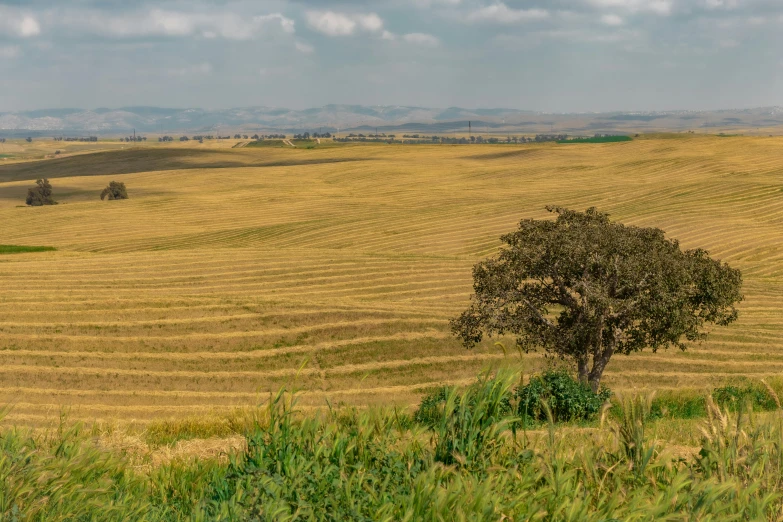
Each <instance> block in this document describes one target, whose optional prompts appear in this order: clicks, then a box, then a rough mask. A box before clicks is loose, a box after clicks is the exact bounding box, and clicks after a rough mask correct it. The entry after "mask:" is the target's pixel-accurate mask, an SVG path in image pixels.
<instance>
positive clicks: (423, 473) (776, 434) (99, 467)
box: [0, 372, 783, 521]
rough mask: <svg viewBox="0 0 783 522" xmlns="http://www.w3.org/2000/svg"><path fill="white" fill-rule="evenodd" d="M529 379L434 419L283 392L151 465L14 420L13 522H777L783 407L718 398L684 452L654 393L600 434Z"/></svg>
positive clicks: (468, 396) (1, 464) (471, 397)
mask: <svg viewBox="0 0 783 522" xmlns="http://www.w3.org/2000/svg"><path fill="white" fill-rule="evenodd" d="M515 382H519V376H518V374H514V373H512V372H501V373H499V374H497V375H489V374H486V375H483V376H482V377H481V378H480V379H479V380H478V382H477V383H476V384H475V385H473V386H470V387H469V388H467V389H465V390H463V391H461V392H460V391H457V390H454V389H451V390H449V391H448V393H447V394H446V399H445V403H443V405H442V407H440V408H438V410H437V411H438V412H439V417H436V418H434V419H432V420H433V422H432V423H431V424H430V425H421V424H418V423H416V422H414V421H413V419H412V418H411V417H410V416H409V415H407V414H405V413H404V412H400V411H397V410H388V409H385V410H367V411H357V410H328V411H323V412H319V413H310V414H303V413H302V412H300V411H298V410H297V405H296V395H295V394H290V393H285V392H280V393H278V394H277V395H275V396H274V397H271V398H270V400H269V401H268V403H267V404H266V406H265V407H264V408H262V409H261V410H259V412H258V413H257V415H255V416H253V417H252V418H251V419H250V420H248V423H247V424H246V425H245V429H246V431H247V433H246V438H247V448H246V449H245V450H244V451H241V452H239V453H236V454H232V455H230V456H229V457H228V458H226V459H224V460H205V461H197V460H177V461H173V462H169V463H167V464H164V465H161V466H160V467H158V468H154V469H152V471H148V472H141V471H137V470H134V469H133V468H132V467H131V466H130V464H129V463H128V462H127V461H126V460H124V459H123V458H121V457H119V456H117V455H114V454H113V453H112V452H110V451H108V450H106V449H102V448H101V446H100V445H99V444H98V443H96V442H95V441H94V440H92V439H91V438H89V436H88V435H87V434H84V433H81V432H80V431H79V430H78V428H74V429H72V430H64V429H61V430H58V431H56V432H54V433H51V434H48V435H45V436H42V435H34V434H32V433H30V432H23V431H20V430H13V429H10V430H6V431H3V432H1V433H0V519H1V520H171V521H173V520H275V521H277V520H283V521H285V520H334V521H338V520H341V521H342V520H359V521H418V520H433V521H434V520H558V521H560V520H566V521H583V520H584V521H607V520H639V521H641V520H649V521H657V520H672V521H674V520H777V519H778V517H779V516H780V513H781V510H783V495H782V494H781V484H782V483H783V417H781V414H780V413H777V414H774V415H773V416H772V417H769V418H767V419H765V420H763V421H762V420H760V419H758V418H755V417H754V415H755V414H754V413H753V409H752V408H745V407H744V406H742V403H740V404H739V405H738V406H737V407H736V408H734V409H736V411H730V409H729V408H721V406H720V405H718V404H717V403H716V402H715V401H714V400H713V399H712V397H707V398H705V400H704V405H705V414H706V417H705V418H704V419H702V420H700V421H696V422H700V423H701V433H702V437H701V441H700V444H699V447H698V448H692V449H691V450H689V451H688V452H686V453H685V454H683V453H682V451H681V448H678V447H669V446H668V445H667V443H665V442H662V441H660V440H657V438H656V436H655V433H654V432H653V430H652V425H651V424H650V418H651V411H652V408H653V400H652V399H651V398H649V397H637V398H634V399H633V400H627V401H625V402H624V403H623V405H622V408H620V409H619V411H620V413H619V414H617V415H613V414H610V412H609V411H608V410H607V409H604V410H603V413H602V418H601V422H600V427H599V428H597V429H592V430H590V431H582V432H576V431H574V429H561V428H559V427H558V425H556V424H555V423H554V422H550V423H548V424H546V425H545V426H544V427H543V428H544V429H543V430H536V431H535V432H522V431H520V427H521V426H523V425H522V424H521V423H520V422H519V420H520V419H519V417H517V416H515V415H513V414H512V413H511V412H513V411H515V409H514V408H513V407H512V408H509V407H508V404H507V401H508V397H509V394H510V391H511V389H512V387H513V384H514V383H515ZM770 393H771V394H772V392H770ZM772 395H773V396H774V394H772ZM774 400H775V401H777V397H776V396H774ZM164 431H165V430H164Z"/></svg>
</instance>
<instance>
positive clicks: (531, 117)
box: [0, 105, 783, 136]
mask: <svg viewBox="0 0 783 522" xmlns="http://www.w3.org/2000/svg"><path fill="white" fill-rule="evenodd" d="M468 122H471V124H472V126H473V130H474V132H475V133H481V132H482V131H484V132H490V131H494V132H499V131H504V130H508V131H512V132H528V133H530V132H533V133H545V132H567V133H592V132H637V131H642V132H643V131H655V130H698V129H702V131H704V130H710V131H712V130H714V129H724V128H725V129H746V130H749V129H756V128H758V129H768V128H773V127H781V129H782V130H783V108H781V107H763V108H756V109H736V110H721V111H663V112H612V113H571V114H554V113H542V112H532V111H522V110H516V109H465V108H460V107H449V108H445V109H442V108H440V109H438V108H426V107H406V106H365V105H326V106H323V107H317V108H311V109H304V110H292V109H285V108H279V107H241V108H235V109H221V110H205V109H166V108H158V107H121V108H118V109H109V108H99V109H92V110H85V109H50V110H46V109H43V110H35V111H26V112H5V113H0V136H3V135H13V134H15V133H19V132H24V131H29V132H35V133H39V134H52V133H61V134H117V133H119V134H127V133H130V132H132V131H133V129H136V131H137V132H144V133H175V132H188V133H191V132H211V133H219V132H225V133H229V132H232V131H253V132H255V131H264V130H266V131H273V130H274V131H283V132H298V131H314V130H318V129H322V130H324V131H326V130H328V131H330V132H334V131H337V130H341V131H350V130H357V129H364V130H370V129H374V128H376V127H377V128H378V129H379V131H380V130H381V129H383V131H384V132H388V131H420V132H439V133H442V132H452V131H464V130H467V125H468Z"/></svg>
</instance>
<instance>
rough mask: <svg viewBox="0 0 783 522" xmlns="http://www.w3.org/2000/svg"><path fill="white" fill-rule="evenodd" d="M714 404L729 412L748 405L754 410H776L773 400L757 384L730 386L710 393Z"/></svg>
mask: <svg viewBox="0 0 783 522" xmlns="http://www.w3.org/2000/svg"><path fill="white" fill-rule="evenodd" d="M712 398H713V400H714V401H715V403H716V404H718V405H719V406H721V407H723V408H728V409H729V410H730V411H737V410H739V409H740V408H741V407H743V406H745V405H746V404H749V405H750V406H751V407H752V408H753V409H754V410H762V411H772V410H774V409H776V408H777V404H776V402H775V398H774V397H772V395H771V394H770V393H769V391H767V389H766V388H765V387H764V386H762V385H759V384H753V383H747V384H745V385H744V386H742V385H739V384H730V385H728V386H723V387H721V388H715V389H714V390H713V391H712Z"/></svg>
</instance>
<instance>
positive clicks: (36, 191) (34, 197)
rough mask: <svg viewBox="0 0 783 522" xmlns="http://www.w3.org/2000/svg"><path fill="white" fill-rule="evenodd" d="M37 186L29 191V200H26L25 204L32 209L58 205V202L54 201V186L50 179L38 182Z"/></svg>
mask: <svg viewBox="0 0 783 522" xmlns="http://www.w3.org/2000/svg"><path fill="white" fill-rule="evenodd" d="M35 184H36V185H37V186H36V187H35V188H31V189H28V190H27V199H26V200H25V203H27V204H28V205H30V206H31V207H42V206H43V205H56V204H57V202H56V201H55V200H54V199H52V184H51V183H49V180H48V179H46V178H44V179H39V180H36V182H35Z"/></svg>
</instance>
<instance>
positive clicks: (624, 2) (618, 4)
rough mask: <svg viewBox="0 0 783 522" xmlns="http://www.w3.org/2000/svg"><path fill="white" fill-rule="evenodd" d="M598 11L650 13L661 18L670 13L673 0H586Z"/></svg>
mask: <svg viewBox="0 0 783 522" xmlns="http://www.w3.org/2000/svg"><path fill="white" fill-rule="evenodd" d="M587 3H588V4H590V5H592V6H593V7H597V8H599V9H618V8H619V9H625V10H627V11H630V12H645V11H646V12H651V13H655V14H659V15H662V16H667V15H670V14H671V13H672V10H673V8H674V0H587Z"/></svg>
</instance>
